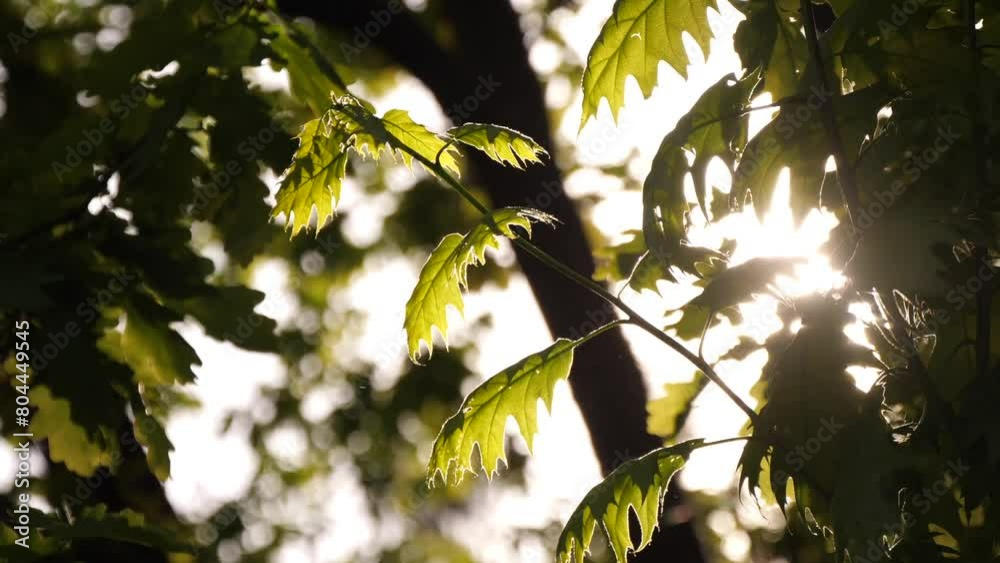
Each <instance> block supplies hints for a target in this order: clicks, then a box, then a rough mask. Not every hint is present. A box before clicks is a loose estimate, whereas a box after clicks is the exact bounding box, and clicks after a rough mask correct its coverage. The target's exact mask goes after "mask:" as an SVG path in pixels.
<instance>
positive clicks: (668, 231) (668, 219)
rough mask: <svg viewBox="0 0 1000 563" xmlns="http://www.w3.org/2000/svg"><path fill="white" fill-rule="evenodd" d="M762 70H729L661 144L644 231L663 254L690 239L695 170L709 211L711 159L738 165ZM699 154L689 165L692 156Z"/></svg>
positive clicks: (648, 184) (646, 196)
mask: <svg viewBox="0 0 1000 563" xmlns="http://www.w3.org/2000/svg"><path fill="white" fill-rule="evenodd" d="M756 83H757V77H756V75H748V76H747V77H744V78H743V79H741V80H736V79H735V77H734V76H733V75H731V74H730V75H727V76H725V77H723V78H722V79H721V80H719V81H718V82H717V83H715V84H714V85H713V86H712V87H710V88H709V89H708V90H706V91H705V93H704V94H702V96H701V98H699V99H698V101H697V102H696V103H695V105H694V106H693V107H692V108H691V111H689V112H688V113H687V115H685V116H684V117H683V118H681V120H680V121H679V122H678V123H677V126H676V127H675V128H674V130H673V131H671V132H670V134H668V135H667V136H666V137H664V138H663V142H662V143H661V144H660V148H659V150H658V151H657V153H656V156H655V157H654V158H653V164H652V167H651V168H650V171H649V175H648V176H646V181H645V183H644V184H643V188H642V190H643V234H644V236H645V239H646V245H647V247H649V248H650V249H651V250H657V251H658V252H659V253H660V254H661V255H662V254H668V253H673V252H676V251H677V250H678V247H679V246H680V245H681V243H682V242H683V241H685V240H687V232H686V222H687V213H688V209H689V205H688V201H687V197H686V195H685V193H684V184H685V179H686V178H687V175H688V174H691V177H692V179H693V180H694V187H695V194H696V195H697V198H698V201H699V203H700V204H701V207H702V211H703V212H704V213H705V214H706V216H707V214H708V209H707V207H706V204H705V202H706V198H707V193H708V187H707V184H706V176H705V173H706V171H707V169H708V164H709V162H711V160H712V159H714V158H719V159H720V160H722V162H724V163H725V164H726V165H727V166H729V167H730V168H732V167H733V166H734V164H735V162H736V158H737V157H738V156H739V152H740V151H741V150H742V148H743V145H745V144H746V140H747V126H748V117H747V115H746V107H747V106H748V105H749V103H750V94H751V92H752V91H753V88H754V86H755V85H756ZM689 155H693V157H694V159H693V161H691V163H690V164H689V160H688V156H689Z"/></svg>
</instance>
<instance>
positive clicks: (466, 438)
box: [427, 338, 580, 485]
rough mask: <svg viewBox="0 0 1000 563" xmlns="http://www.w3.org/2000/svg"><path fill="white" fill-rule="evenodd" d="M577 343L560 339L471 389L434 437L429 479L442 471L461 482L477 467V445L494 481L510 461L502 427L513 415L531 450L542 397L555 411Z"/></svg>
mask: <svg viewBox="0 0 1000 563" xmlns="http://www.w3.org/2000/svg"><path fill="white" fill-rule="evenodd" d="M579 344H580V341H576V340H567V339H565V338H560V339H559V340H557V341H556V342H555V344H553V345H552V346H549V347H548V348H546V349H545V350H542V351H541V352H539V353H537V354H532V355H531V356H528V357H527V358H525V359H523V360H521V361H520V362H518V363H516V364H514V365H512V366H510V367H508V368H507V369H505V370H503V371H501V372H500V373H498V374H496V375H494V376H493V377H491V378H489V379H487V380H486V382H485V383H483V384H482V385H480V386H479V387H477V388H476V389H475V390H474V391H473V392H472V393H470V394H469V396H468V397H466V398H465V402H463V403H462V406H461V408H459V410H458V412H457V413H455V415H453V416H452V417H451V418H449V419H448V420H447V421H446V422H445V423H444V426H443V427H442V428H441V433H440V434H439V435H438V437H437V439H436V440H435V441H434V448H433V450H432V451H431V459H430V463H429V464H428V467H427V476H428V481H429V482H430V483H431V484H433V483H435V482H436V481H437V476H438V474H439V473H440V474H441V476H442V477H443V480H444V482H445V483H446V484H448V485H457V484H459V483H461V482H462V480H463V478H464V476H465V473H466V472H476V470H477V468H476V467H474V466H473V465H472V459H473V458H472V454H473V450H474V449H475V448H476V447H478V448H479V456H480V459H481V461H480V463H481V466H482V468H484V469H485V470H486V478H487V479H491V478H492V477H493V475H494V474H495V473H496V472H497V467H498V465H499V462H500V461H501V460H503V461H504V462H505V463H506V461H507V455H506V452H505V450H504V429H505V428H506V425H507V419H508V418H509V417H511V416H512V417H514V420H516V421H517V426H518V429H519V430H520V431H521V436H523V437H524V440H525V441H526V442H527V444H528V450H529V451H530V450H531V446H532V442H533V440H534V436H535V433H537V432H538V400H539V399H541V400H542V402H543V403H544V404H545V408H546V410H551V408H552V392H553V390H554V388H555V384H556V382H557V381H559V380H561V379H566V378H567V377H569V371H570V367H571V366H572V365H573V351H574V349H575V348H576V346H577V345H579Z"/></svg>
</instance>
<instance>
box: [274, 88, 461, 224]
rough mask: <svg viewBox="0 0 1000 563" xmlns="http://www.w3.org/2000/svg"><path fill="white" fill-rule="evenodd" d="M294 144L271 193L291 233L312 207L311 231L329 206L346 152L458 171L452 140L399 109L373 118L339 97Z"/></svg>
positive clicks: (337, 193)
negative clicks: (275, 190) (397, 157)
mask: <svg viewBox="0 0 1000 563" xmlns="http://www.w3.org/2000/svg"><path fill="white" fill-rule="evenodd" d="M298 138H299V148H298V150H296V151H295V156H294V159H293V160H292V164H291V166H289V167H288V170H286V171H285V174H284V180H283V181H282V182H281V187H280V189H279V190H278V194H277V196H276V199H277V204H276V205H275V206H274V211H273V212H272V214H271V216H272V217H279V216H281V215H282V214H284V215H285V218H286V220H287V221H288V226H287V227H286V228H288V229H291V231H292V236H295V235H297V234H298V233H299V232H301V231H302V230H303V229H305V228H307V227H308V226H309V221H310V218H311V215H312V210H313V207H315V208H316V215H317V217H316V219H317V220H316V230H317V232H318V231H319V229H321V228H322V227H323V226H324V225H325V224H326V222H327V220H328V219H329V218H331V217H332V216H333V214H334V211H335V205H336V202H337V200H339V199H340V188H341V183H342V181H343V179H344V175H345V174H346V172H347V161H348V156H349V154H350V151H352V150H353V151H355V152H357V153H358V154H361V155H362V156H370V157H371V158H373V159H375V160H378V159H379V158H380V157H381V155H382V153H383V152H387V153H389V154H392V155H396V154H399V155H401V157H402V160H403V163H404V164H406V165H407V166H412V163H413V160H414V154H416V155H418V156H419V159H418V160H420V159H423V160H424V161H425V162H422V164H424V165H425V166H426V165H427V162H431V163H437V164H440V165H441V167H442V168H444V169H446V170H449V171H451V172H453V173H455V174H458V162H457V161H456V160H455V155H456V153H457V150H456V149H455V148H454V146H453V145H452V144H450V143H449V142H447V141H445V140H444V139H442V138H441V137H439V136H438V135H436V134H434V133H433V132H431V131H430V130H428V129H427V128H426V127H424V126H423V125H421V124H419V123H417V122H415V121H413V120H412V119H411V118H410V115H409V114H408V113H407V112H405V111H403V110H398V109H394V110H389V111H388V112H386V114H385V115H384V116H382V117H377V116H376V115H375V114H374V113H372V111H371V109H370V108H369V107H368V106H367V105H366V104H365V103H364V102H362V101H360V100H358V99H357V98H354V97H351V96H342V97H339V98H337V99H336V100H335V101H333V102H332V105H331V106H330V109H329V110H328V111H327V112H326V113H325V114H323V116H322V117H320V118H317V119H313V120H312V121H309V122H307V123H306V124H305V125H304V126H303V127H302V132H301V133H300V134H299V137H298Z"/></svg>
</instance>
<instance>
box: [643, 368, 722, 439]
mask: <svg viewBox="0 0 1000 563" xmlns="http://www.w3.org/2000/svg"><path fill="white" fill-rule="evenodd" d="M707 385H708V378H707V377H705V374H704V373H702V372H700V371H699V372H696V373H695V377H694V379H693V380H692V381H689V382H687V383H668V384H666V385H664V386H663V387H664V390H665V391H666V394H665V395H664V396H663V397H662V398H660V399H656V400H655V401H650V402H649V403H648V404H647V405H646V412H647V413H648V414H649V417H648V418H647V419H646V421H647V422H646V426H647V429H648V431H649V433H650V434H652V435H654V436H659V437H661V438H663V439H664V441H666V442H671V441H673V440H674V439H676V438H677V433H678V432H680V431H681V428H683V427H684V421H686V420H687V417H688V415H689V414H691V406H692V405H693V404H694V400H695V399H696V398H697V397H698V395H699V394H700V393H701V391H702V390H703V389H704V388H705V387H706V386H707Z"/></svg>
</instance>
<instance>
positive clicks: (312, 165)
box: [271, 118, 348, 236]
mask: <svg viewBox="0 0 1000 563" xmlns="http://www.w3.org/2000/svg"><path fill="white" fill-rule="evenodd" d="M347 142H348V138H347V136H346V135H344V134H343V133H342V132H339V131H337V130H335V129H334V130H331V129H330V127H329V125H328V124H327V123H325V122H324V120H323V119H322V118H320V119H313V120H312V121H308V122H306V124H305V125H303V126H302V132H301V133H300V134H299V148H298V150H297V151H295V158H294V160H293V161H292V165H291V166H289V167H288V170H286V171H285V179H284V180H282V182H281V188H280V189H279V190H278V194H277V196H276V200H277V204H276V205H275V206H274V211H273V212H272V214H271V216H272V217H278V216H279V215H281V214H282V213H284V215H285V219H286V220H287V222H288V226H287V228H288V229H291V231H292V236H295V235H297V234H299V232H300V231H302V229H305V228H306V227H308V226H309V218H310V216H311V215H312V210H313V207H315V208H316V230H317V231H319V229H321V228H322V227H323V225H324V224H325V223H326V221H327V219H329V218H330V217H332V216H333V212H334V206H335V205H336V202H337V200H339V199H340V185H341V181H342V180H343V178H344V175H345V174H346V172H347V149H348V146H347Z"/></svg>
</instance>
